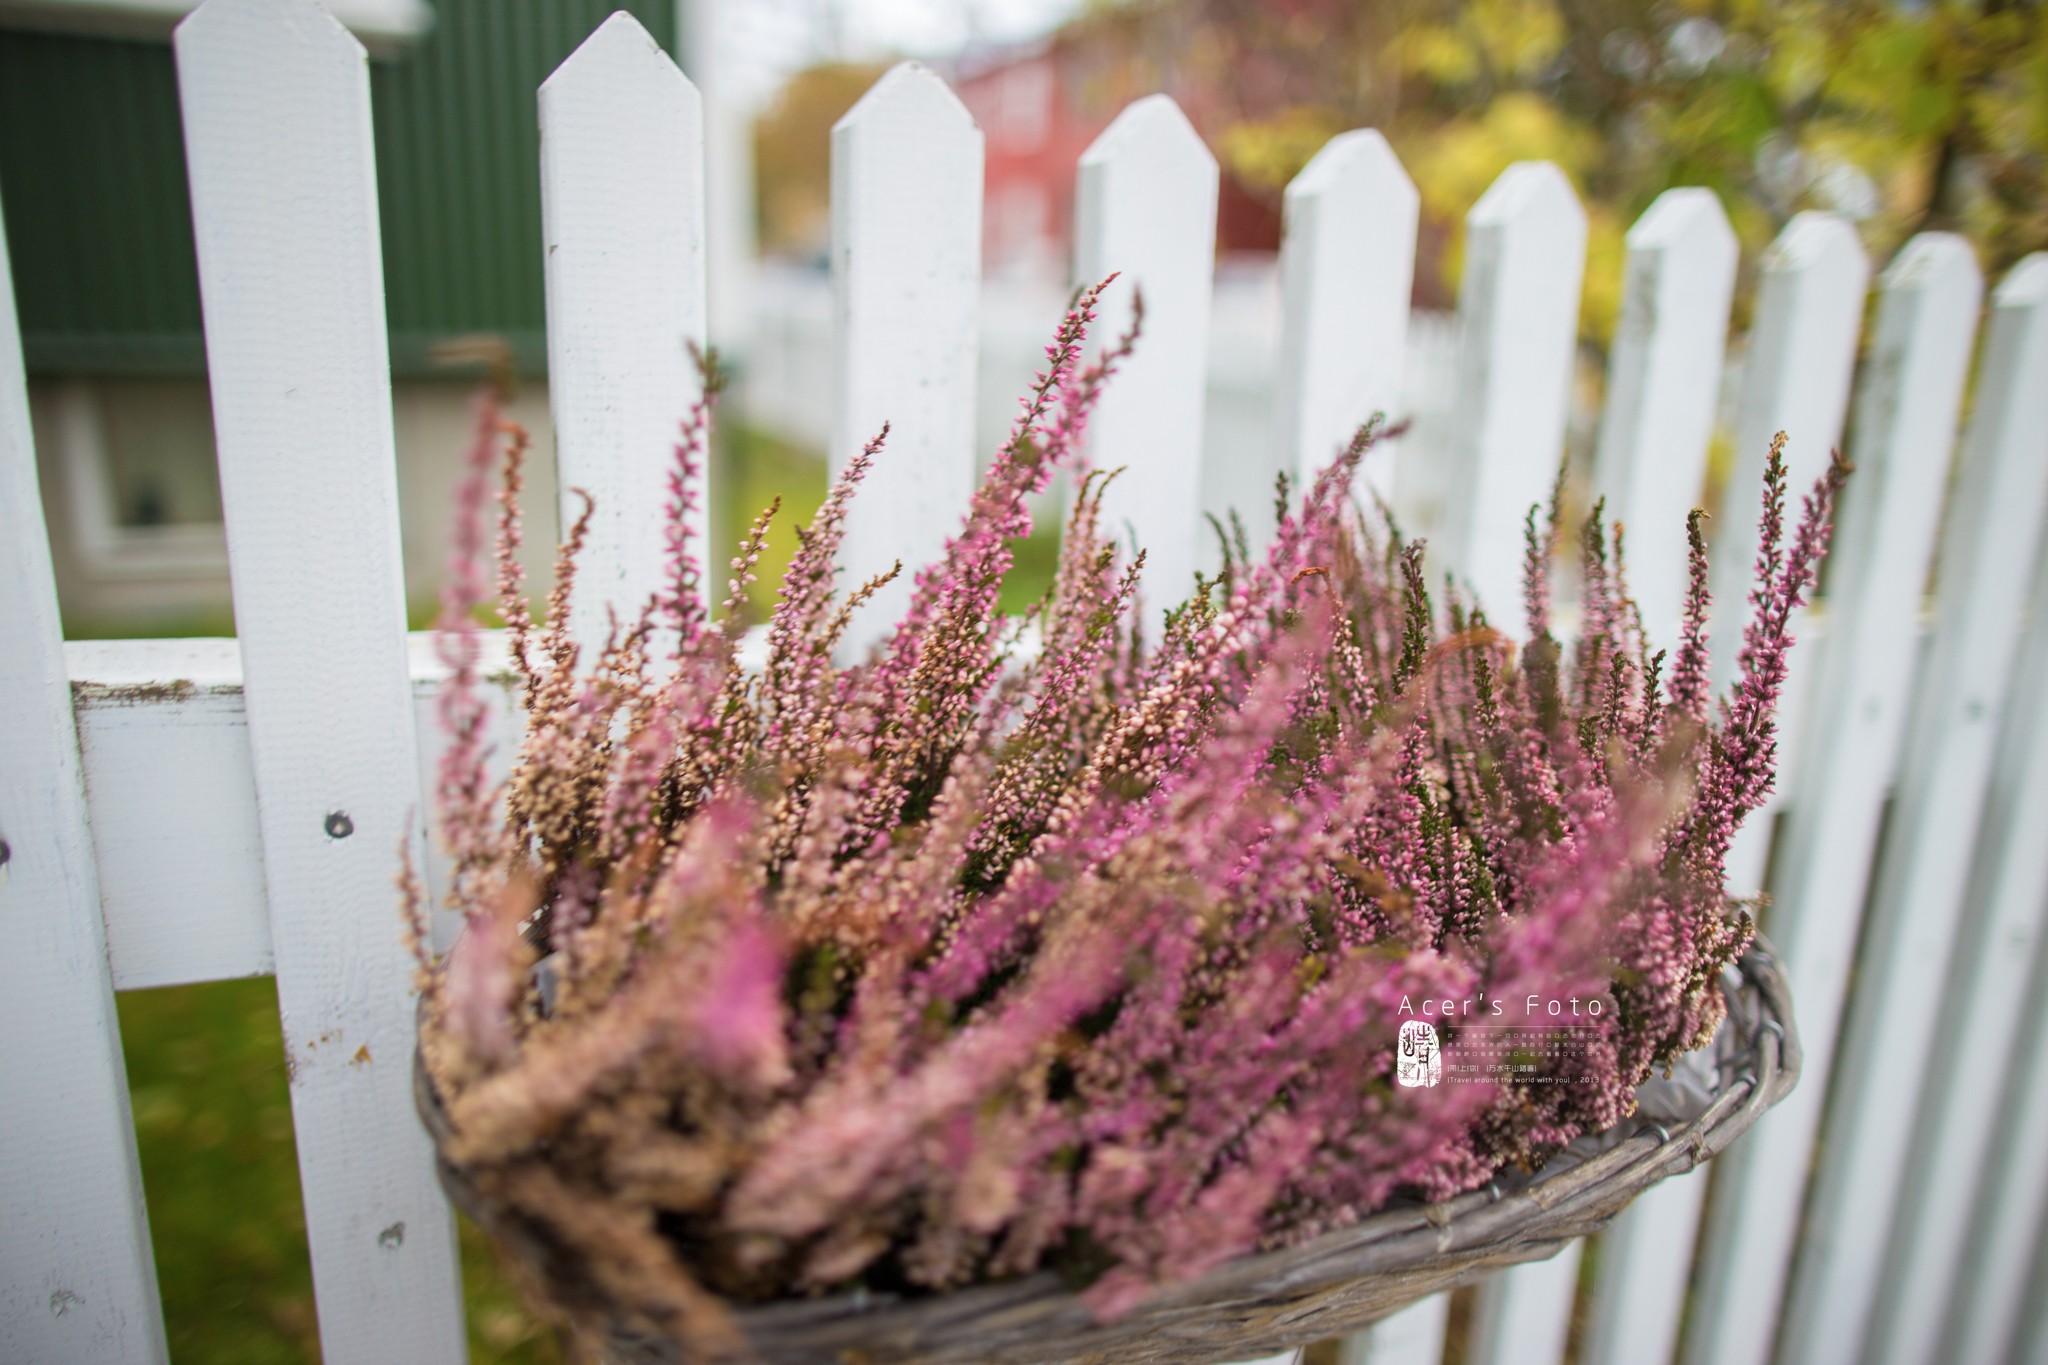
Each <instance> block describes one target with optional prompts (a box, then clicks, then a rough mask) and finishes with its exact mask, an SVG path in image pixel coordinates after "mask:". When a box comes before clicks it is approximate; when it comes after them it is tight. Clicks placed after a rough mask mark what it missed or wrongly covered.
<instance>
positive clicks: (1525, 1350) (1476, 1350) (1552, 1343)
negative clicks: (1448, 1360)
mask: <svg viewBox="0 0 2048 1365" xmlns="http://www.w3.org/2000/svg"><path fill="white" fill-rule="evenodd" d="M1585 1245H1586V1244H1585V1242H1584V1241H1575V1242H1570V1243H1568V1244H1566V1246H1565V1248H1564V1250H1562V1251H1560V1252H1558V1253H1557V1254H1556V1255H1555V1256H1552V1257H1551V1258H1550V1259H1549V1260H1547V1261H1530V1262H1527V1263H1526V1264H1523V1265H1518V1266H1512V1267H1510V1268H1508V1269H1507V1270H1503V1271H1501V1272H1500V1273H1499V1274H1497V1275H1495V1276H1493V1277H1492V1278H1491V1279H1488V1280H1483V1281H1481V1282H1480V1285H1479V1293H1478V1296H1477V1299H1476V1301H1475V1302H1474V1304H1473V1308H1472V1338H1471V1341H1470V1342H1469V1343H1467V1345H1466V1347H1465V1362H1464V1365H1544V1362H1546V1361H1561V1360H1563V1359H1564V1348H1565V1343H1566V1337H1567V1334H1568V1333H1569V1332H1570V1330H1571V1324H1572V1302H1573V1300H1574V1299H1575V1298H1576V1297H1577V1294H1578V1285H1579V1262H1580V1259H1581V1256H1582V1253H1583V1252H1584V1250H1585Z"/></svg>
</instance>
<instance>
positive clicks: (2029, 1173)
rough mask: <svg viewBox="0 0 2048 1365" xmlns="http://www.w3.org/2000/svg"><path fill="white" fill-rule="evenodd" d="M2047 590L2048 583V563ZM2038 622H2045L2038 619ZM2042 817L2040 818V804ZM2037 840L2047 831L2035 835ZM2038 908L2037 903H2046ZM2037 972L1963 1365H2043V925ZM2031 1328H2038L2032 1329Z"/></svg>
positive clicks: (1954, 1305) (1975, 1258) (1955, 1304)
mask: <svg viewBox="0 0 2048 1365" xmlns="http://www.w3.org/2000/svg"><path fill="white" fill-rule="evenodd" d="M2038 582H2048V560H2044V565H2043V572H2042V575H2041V577H2040V579H2038V580H2037V583H2038ZM2036 622H2037V623H2038V622H2039V618H2038V617H2036ZM2030 637H2031V638H2030V642H2029V644H2028V647H2027V663H2026V665H2025V667H2026V669H2027V672H2026V674H2025V675H2023V676H2025V677H2027V678H2029V679H2030V680H2031V681H2033V682H2034V683H2036V684H2038V685H2039V686H2040V687H2041V688H2042V689H2044V691H2037V692H2036V693H2035V695H2036V696H2041V695H2044V694H2048V630H2042V629H2039V628H2036V629H2034V630H2032V631H2031V632H2030ZM2044 732H2048V711H2044V710H2043V709H2040V708H2037V709H2036V711H2035V724H2034V726H2033V728H2032V733H2031V736H2030V740H2031V742H2032V743H2033V744H2034V745H2036V746H2039V747H2037V748H2035V749H2033V750H2032V752H2034V753H2039V752H2040V749H2041V748H2048V740H2044V739H2042V738H2041V736H2042V735H2043V734H2044ZM2034 810H2035V813H2036V814H2037V815H2039V814H2040V812H2041V807H2040V804H2039V801H2038V799H2037V800H2036V802H2035V805H2034ZM2032 828H2033V830H2035V831H2038V830H2039V829H2040V828H2041V824H2040V823H2039V821H2038V820H2037V822H2036V823H2035V824H2034V826H2033V827H2032ZM2036 903H2037V904H2038V899H2037V902H2036ZM2033 927H2034V933H2035V952H2034V970H2033V977H2032V980H2031V983H2030V989H2029V990H2028V994H2027V1001H2028V1010H2027V1013H2028V1019H2027V1021H2026V1030H2025V1034H2024V1036H2023V1037H2022V1038H2021V1039H2020V1040H2019V1046H2018V1048H2017V1050H2016V1052H2015V1054H2014V1056H2013V1059H2012V1062H2013V1064H2012V1065H2011V1067H2010V1068H2009V1069H2008V1070H2007V1071H2006V1073H2005V1079H2004V1084H2003V1085H2001V1086H2000V1087H1999V1088H2000V1090H2001V1091H2002V1092H2003V1098H2004V1101H2005V1103H2004V1105H2003V1106H2002V1112H2001V1113H2000V1116H1999V1122H1998V1125H1997V1129H1996V1140H1995V1142H1994V1144H1993V1146H1992V1149H1991V1151H1990V1153H1989V1154H1988V1157H1989V1159H1988V1160H1987V1161H1986V1162H1985V1165H1984V1171H1983V1179H1982V1182H1981V1183H1980V1185H1979V1187H1978V1190H1977V1198H1976V1200H1975V1202H1974V1204H1973V1206H1972V1209H1971V1237H1970V1244H1969V1246H1968V1248H1967V1249H1966V1253H1965V1257H1964V1260H1963V1262H1962V1264H1961V1265H1960V1266H1959V1267H1958V1268H1957V1275H1956V1289H1955V1293H1954V1295H1953V1297H1952V1298H1951V1300H1950V1302H1949V1307H1948V1314H1947V1321H1946V1323H1945V1324H1944V1329H1943V1352H1944V1358H1945V1359H1946V1360H1950V1361H1954V1362H1956V1365H2009V1362H2011V1361H2015V1360H2026V1361H2029V1362H2030V1363H2031V1365H2040V1361H2041V1358H2042V1349H2041V1348H2042V1345H2043V1343H2041V1342H2040V1341H2039V1340H2038V1339H2037V1340H2036V1341H2035V1342H2033V1343H2031V1344H2032V1346H2033V1350H2034V1354H2033V1355H2031V1356H2029V1355H2026V1354H2024V1353H2023V1343H2024V1340H2025V1337H2026V1335H2027V1334H2028V1332H2029V1331H2030V1330H2032V1331H2036V1332H2038V1331H2039V1329H2040V1327H2041V1325H2042V1320H2043V1316H2044V1315H2043V1313H2042V1304H2043V1301H2044V1297H2048V1296H2044V1289H2048V1286H2044V1285H2043V1283H2042V1281H2043V1279H2044V1278H2048V1255H2043V1254H2042V1253H2041V1242H2042V1239H2043V1235H2044V1230H2048V1161H2043V1160H2042V1153H2043V1152H2048V1008H2043V1006H2042V1001H2043V1000H2044V999H2048V938H2044V936H2043V935H2041V933H2040V925H2039V922H2038V918H2037V919H2036V922H2035V924H2034V926H2033ZM2030 1318H2031V1319H2032V1321H2031V1323H2030V1322H2029V1319H2030Z"/></svg>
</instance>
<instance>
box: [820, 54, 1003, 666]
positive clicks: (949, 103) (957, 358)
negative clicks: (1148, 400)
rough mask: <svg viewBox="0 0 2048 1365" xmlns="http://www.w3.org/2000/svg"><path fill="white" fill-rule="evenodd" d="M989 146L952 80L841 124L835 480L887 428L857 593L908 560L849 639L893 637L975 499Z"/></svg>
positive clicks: (912, 82)
mask: <svg viewBox="0 0 2048 1365" xmlns="http://www.w3.org/2000/svg"><path fill="white" fill-rule="evenodd" d="M981 179H982V138H981V130H980V129H979V128H977V127H975V124H974V118H973V116H972V115H970V114H969V113H968V112H967V108H966V106H965V105H963V104H961V103H960V101H959V99H958V97H956V96H955V95H954V94H953V92H952V90H950V89H949V88H947V85H946V83H945V82H944V81H942V80H940V79H939V78H938V76H937V75H935V74H933V73H932V72H931V71H929V70H927V69H926V68H925V67H922V66H920V65H918V64H917V63H915V62H904V63H901V64H899V65H898V66H896V67H894V68H893V69H891V70H890V71H889V72H888V73H887V74H886V75H884V76H883V77H882V79H880V80H879V81H877V82H875V84H874V87H873V88H872V89H870V90H869V91H868V92H867V93H866V94H865V95H863V96H861V98H860V101H859V103H857V104H855V105H854V106H853V108H852V109H850V110H848V111H847V113H846V116H845V117H844V118H842V119H840V120H839V122H838V123H837V124H836V125H834V127H833V129H832V314H833V336H832V346H833V373H834V376H835V384H834V389H833V400H832V444H831V460H832V471H833V473H834V475H835V476H836V475H837V474H838V472H839V471H840V470H841V469H844V468H845V467H846V462H847V461H848V460H850V459H852V458H853V456H854V455H856V454H857V453H859V451H860V449H861V447H862V445H864V444H865V443H866V442H867V441H869V440H870V439H871V438H873V436H874V435H875V433H876V432H878V431H880V430H881V428H882V424H883V423H884V422H887V423H889V442H888V445H887V446H886V447H885V448H884V449H883V451H882V453H881V455H880V456H879V457H878V458H877V459H876V461H875V464H874V467H873V469H871V470H870V471H869V473H868V476H867V480H866V482H865V483H864V484H863V485H862V488H861V493H860V496H859V497H857V498H855V499H854V500H853V506H852V508H851V509H850V510H849V512H848V514H847V519H846V539H845V541H844V543H843V545H842V547H841V553H840V567H841V571H842V573H843V575H844V577H845V580H846V582H847V584H848V586H849V587H850V586H851V585H852V584H857V583H860V582H862V581H864V580H866V579H868V578H870V577H872V576H874V575H875V574H878V573H881V572H884V571H886V570H887V569H888V568H889V566H890V564H891V563H893V562H895V561H897V560H901V561H902V564H903V572H902V573H900V574H898V575H897V576H896V579H895V581H894V582H892V583H890V584H889V585H888V587H886V588H884V589H883V590H882V591H881V592H878V593H877V594H875V596H874V598H873V600H871V601H870V602H869V603H868V604H867V605H866V606H865V607H864V608H862V609H861V611H860V613H859V614H858V615H857V616H856V617H855V619H854V621H853V623H852V625H851V626H850V628H849V630H848V634H847V644H848V646H849V647H850V648H855V649H858V648H861V647H864V646H865V645H867V644H868V643H871V642H872V641H873V640H875V639H877V638H880V637H881V636H882V635H885V634H886V633H887V632H888V631H889V629H890V628H891V627H892V626H894V624H895V623H896V620H897V619H898V618H899V617H900V616H901V615H902V614H903V609H904V608H905V607H906V606H908V605H909V603H910V594H911V585H912V580H913V579H914V578H915V576H916V574H917V571H918V570H919V569H921V568H923V567H924V566H925V565H926V564H929V563H931V562H933V561H935V560H937V559H938V557H939V555H940V553H941V552H942V551H943V550H944V549H945V545H946V540H947V538H948V537H950V536H952V535H953V534H954V533H955V532H956V531H958V530H959V529H960V518H961V517H962V516H963V515H964V514H965V513H966V511H967V506H968V501H969V499H971V498H972V497H973V494H974V475H975V452H974V392H975V377H976V370H977V366H978V361H979V353H980V347H981V334H980V330H979V329H980V316H981V292H980V291H981Z"/></svg>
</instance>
